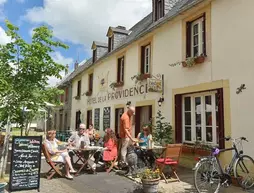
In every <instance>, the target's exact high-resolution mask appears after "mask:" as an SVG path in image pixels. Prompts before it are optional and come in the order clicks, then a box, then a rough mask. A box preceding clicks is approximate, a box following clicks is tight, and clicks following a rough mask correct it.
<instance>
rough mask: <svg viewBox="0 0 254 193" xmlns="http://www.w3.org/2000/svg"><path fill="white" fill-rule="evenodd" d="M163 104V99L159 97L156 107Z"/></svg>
mask: <svg viewBox="0 0 254 193" xmlns="http://www.w3.org/2000/svg"><path fill="white" fill-rule="evenodd" d="M163 102H164V97H160V99H159V100H158V105H159V107H161V104H162V103H163Z"/></svg>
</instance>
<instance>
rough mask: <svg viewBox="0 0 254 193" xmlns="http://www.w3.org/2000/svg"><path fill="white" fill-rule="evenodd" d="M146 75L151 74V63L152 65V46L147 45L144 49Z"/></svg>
mask: <svg viewBox="0 0 254 193" xmlns="http://www.w3.org/2000/svg"><path fill="white" fill-rule="evenodd" d="M144 49H145V50H144V52H145V54H144V57H145V58H144V73H145V74H149V73H150V63H151V45H150V44H149V45H147V46H145V47H144Z"/></svg>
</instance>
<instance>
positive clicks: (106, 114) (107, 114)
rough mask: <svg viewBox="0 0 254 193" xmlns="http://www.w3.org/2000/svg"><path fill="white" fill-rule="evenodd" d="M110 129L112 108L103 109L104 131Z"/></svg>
mask: <svg viewBox="0 0 254 193" xmlns="http://www.w3.org/2000/svg"><path fill="white" fill-rule="evenodd" d="M107 128H110V107H104V109H103V129H104V130H105V129H107Z"/></svg>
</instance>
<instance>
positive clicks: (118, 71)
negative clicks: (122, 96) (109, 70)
mask: <svg viewBox="0 0 254 193" xmlns="http://www.w3.org/2000/svg"><path fill="white" fill-rule="evenodd" d="M120 80H121V58H118V60H117V82H120Z"/></svg>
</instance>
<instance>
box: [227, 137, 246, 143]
mask: <svg viewBox="0 0 254 193" xmlns="http://www.w3.org/2000/svg"><path fill="white" fill-rule="evenodd" d="M222 139H223V140H225V141H229V140H237V139H240V140H243V141H246V142H249V141H248V140H247V139H246V137H240V138H237V139H233V138H231V137H230V136H228V137H224V138H222Z"/></svg>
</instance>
